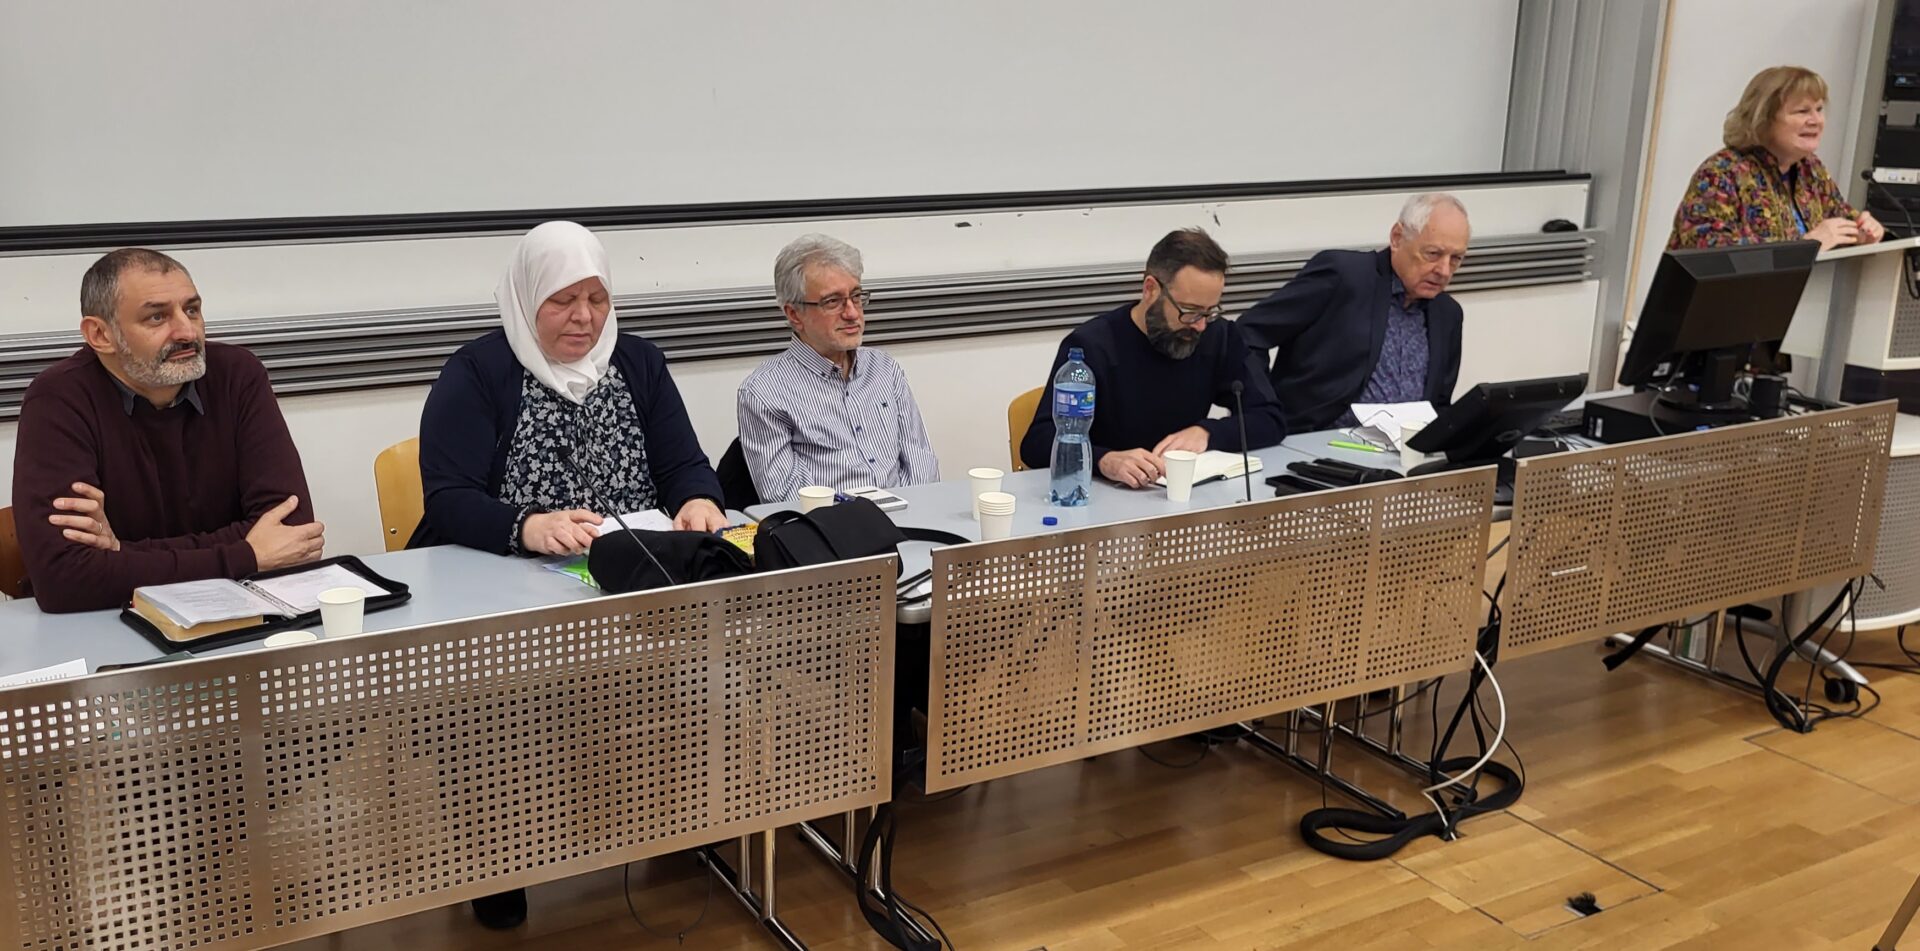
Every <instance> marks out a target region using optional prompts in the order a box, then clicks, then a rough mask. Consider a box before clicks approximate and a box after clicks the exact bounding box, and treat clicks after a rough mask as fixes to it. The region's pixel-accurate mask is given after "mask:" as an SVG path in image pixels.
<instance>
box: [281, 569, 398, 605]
mask: <svg viewBox="0 0 1920 951" xmlns="http://www.w3.org/2000/svg"><path fill="white" fill-rule="evenodd" d="M249 583H250V584H252V585H253V586H254V587H256V588H258V589H260V590H261V591H265V592H266V593H268V594H270V595H272V596H274V597H276V598H279V599H280V600H281V601H283V602H285V603H286V605H287V606H288V607H290V608H292V609H293V612H294V613H295V614H307V613H309V612H312V611H318V610H320V592H322V591H325V590H327V589H328V588H359V589H360V590H361V591H363V592H365V593H366V596H367V597H369V598H377V597H379V596H380V595H383V594H391V593H392V592H390V591H388V590H387V589H385V588H383V587H381V586H379V585H377V584H374V583H373V582H371V581H368V580H367V579H365V578H362V577H360V576H359V575H356V574H354V573H353V572H351V571H348V570H347V569H345V568H343V567H341V566H339V565H325V566H323V567H320V568H315V569H313V570H312V571H301V572H296V573H294V574H290V575H282V576H280V577H278V578H264V579H255V580H254V581H252V582H249ZM275 613H278V612H275Z"/></svg>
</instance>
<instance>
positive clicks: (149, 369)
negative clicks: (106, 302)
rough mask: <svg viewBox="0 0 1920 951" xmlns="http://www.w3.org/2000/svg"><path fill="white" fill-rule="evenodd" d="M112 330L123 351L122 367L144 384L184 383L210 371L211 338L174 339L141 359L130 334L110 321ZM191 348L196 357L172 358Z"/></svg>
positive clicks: (135, 380) (170, 384)
mask: <svg viewBox="0 0 1920 951" xmlns="http://www.w3.org/2000/svg"><path fill="white" fill-rule="evenodd" d="M107 326H108V330H109V334H110V336H112V337H113V345H114V347H115V348H116V349H118V350H119V351H120V369H121V370H122V371H123V372H125V373H126V375H127V376H128V378H130V379H132V380H133V382H135V383H138V384H140V385H141V386H180V385H182V384H185V383H191V382H193V381H195V380H198V379H200V378H201V377H203V376H206V375H207V340H206V338H205V337H202V338H200V339H198V340H195V341H193V342H192V343H179V342H175V343H170V344H167V345H166V346H164V347H161V348H160V349H159V350H158V351H157V352H155V353H154V355H153V358H152V359H141V358H140V357H137V356H135V355H134V352H133V348H131V347H129V346H127V337H126V335H125V334H123V333H121V332H120V328H119V327H118V326H117V325H115V324H113V323H109V324H108V325H107ZM186 352H191V353H192V354H193V359H191V360H180V361H174V360H170V359H168V358H169V357H172V356H174V355H175V354H179V353H186Z"/></svg>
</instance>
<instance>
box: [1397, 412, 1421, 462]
mask: <svg viewBox="0 0 1920 951" xmlns="http://www.w3.org/2000/svg"><path fill="white" fill-rule="evenodd" d="M1425 428H1427V424H1426V423H1402V424H1401V425H1400V465H1401V466H1403V467H1405V468H1408V469H1411V468H1413V467H1414V466H1417V465H1419V464H1421V463H1423V462H1425V461H1427V454H1426V453H1424V452H1421V451H1420V450H1418V449H1408V448H1407V440H1409V439H1412V438H1413V437H1415V436H1418V435H1419V434H1420V430H1423V429H1425Z"/></svg>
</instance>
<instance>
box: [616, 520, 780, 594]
mask: <svg viewBox="0 0 1920 951" xmlns="http://www.w3.org/2000/svg"><path fill="white" fill-rule="evenodd" d="M587 570H588V571H590V572H592V573H593V580H594V583H595V584H598V585H599V586H600V590H602V591H605V592H607V593H608V594H626V593H627V592H629V591H645V590H648V589H650V588H666V587H671V586H673V585H677V584H691V583H693V582H695V581H712V580H714V579H715V578H735V577H738V576H740V575H744V574H751V573H752V572H753V562H752V561H751V560H749V559H748V558H747V553H746V552H743V551H741V550H740V549H739V548H737V547H735V546H734V544H733V543H732V542H729V541H727V540H726V539H724V538H721V537H720V536H718V535H710V534H707V533H706V532H653V531H646V530H643V529H631V530H621V531H613V532H608V533H606V534H604V535H602V536H600V537H599V538H596V539H594V541H593V547H591V548H588V549H587Z"/></svg>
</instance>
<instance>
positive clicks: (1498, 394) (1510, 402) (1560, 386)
mask: <svg viewBox="0 0 1920 951" xmlns="http://www.w3.org/2000/svg"><path fill="white" fill-rule="evenodd" d="M1586 388H1587V375H1586V374H1584V373H1575V374H1571V375H1569V376H1550V377H1543V378H1541V379H1538V380H1515V381H1513V382H1510V383H1481V384H1478V385H1476V386H1475V387H1474V388H1473V389H1470V390H1468V391H1467V392H1466V394H1465V395H1463V396H1461V397H1460V398H1459V399H1458V400H1455V401H1454V403H1453V405H1451V406H1448V407H1447V408H1446V409H1443V410H1441V411H1440V414H1439V415H1438V416H1437V417H1435V418H1434V421H1433V422H1431V423H1428V424H1427V428H1425V429H1422V430H1420V431H1419V432H1417V433H1415V434H1414V435H1413V437H1412V438H1410V439H1408V440H1407V446H1408V448H1410V449H1417V450H1419V451H1420V452H1424V453H1430V454H1431V453H1445V454H1446V457H1447V458H1446V460H1445V461H1441V462H1429V463H1426V464H1424V465H1420V466H1415V467H1414V468H1413V470H1412V472H1411V474H1413V475H1424V474H1426V473H1429V472H1439V471H1444V470H1447V469H1462V468H1466V467H1468V466H1483V465H1488V464H1490V463H1499V464H1500V465H1501V471H1502V472H1503V473H1509V472H1510V471H1511V466H1512V462H1511V461H1510V460H1506V459H1505V456H1506V455H1507V453H1509V452H1511V451H1512V450H1513V447H1514V446H1516V445H1519V443H1520V440H1522V439H1525V438H1526V436H1527V434H1528V433H1530V432H1533V431H1534V430H1536V429H1539V428H1540V424H1542V423H1544V422H1546V421H1547V419H1548V417H1551V416H1552V415H1553V414H1555V413H1558V412H1560V411H1561V410H1563V409H1565V408H1566V407H1567V404H1568V403H1571V402H1573V401H1574V400H1575V399H1576V398H1578V397H1579V396H1580V394H1581V393H1583V392H1585V391H1586Z"/></svg>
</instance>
